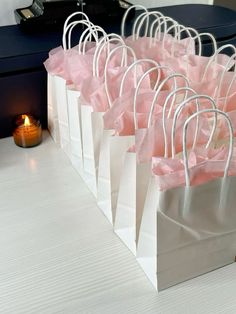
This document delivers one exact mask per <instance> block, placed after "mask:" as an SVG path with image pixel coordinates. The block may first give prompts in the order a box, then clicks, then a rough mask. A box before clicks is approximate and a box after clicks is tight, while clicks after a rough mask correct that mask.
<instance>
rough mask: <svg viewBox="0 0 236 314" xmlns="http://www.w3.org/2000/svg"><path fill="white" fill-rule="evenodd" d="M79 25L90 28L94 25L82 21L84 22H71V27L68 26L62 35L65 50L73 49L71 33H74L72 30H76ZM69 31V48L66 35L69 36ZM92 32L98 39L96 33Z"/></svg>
mask: <svg viewBox="0 0 236 314" xmlns="http://www.w3.org/2000/svg"><path fill="white" fill-rule="evenodd" d="M77 25H85V26H86V27H88V28H92V25H93V24H92V23H91V22H88V21H84V20H82V21H75V22H71V23H70V24H69V25H67V27H66V29H65V31H64V32H63V35H62V46H63V49H64V50H68V49H71V33H72V30H73V29H74V27H75V26H77ZM68 31H69V36H68V37H69V38H68V46H67V41H66V35H67V32H68ZM91 32H92V33H93V36H94V38H96V34H95V31H94V30H91Z"/></svg>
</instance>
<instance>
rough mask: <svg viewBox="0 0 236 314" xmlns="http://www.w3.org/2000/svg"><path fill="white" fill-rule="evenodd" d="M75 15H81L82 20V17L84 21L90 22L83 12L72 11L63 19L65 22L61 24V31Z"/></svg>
mask: <svg viewBox="0 0 236 314" xmlns="http://www.w3.org/2000/svg"><path fill="white" fill-rule="evenodd" d="M76 15H81V17H82V20H84V19H83V18H85V20H86V21H88V22H90V20H89V18H88V16H87V15H86V14H85V13H84V12H80V11H78V12H74V13H72V14H71V15H69V16H68V17H67V19H66V20H65V23H64V25H63V33H64V32H65V30H66V28H67V25H68V23H69V21H70V20H71V19H72V17H75V16H76ZM90 23H91V22H90Z"/></svg>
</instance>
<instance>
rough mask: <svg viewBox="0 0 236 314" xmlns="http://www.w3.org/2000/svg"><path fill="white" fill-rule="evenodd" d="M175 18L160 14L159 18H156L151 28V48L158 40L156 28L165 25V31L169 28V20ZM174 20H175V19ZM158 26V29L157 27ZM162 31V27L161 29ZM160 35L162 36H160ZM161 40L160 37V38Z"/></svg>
mask: <svg viewBox="0 0 236 314" xmlns="http://www.w3.org/2000/svg"><path fill="white" fill-rule="evenodd" d="M172 20H173V19H171V18H170V17H168V16H160V17H158V18H156V19H155V20H154V21H153V22H152V24H151V26H150V30H149V37H150V42H149V48H151V47H152V46H154V45H155V42H156V41H158V39H157V38H156V37H157V32H156V29H158V30H159V29H160V28H159V26H162V25H164V31H163V32H164V33H165V32H166V30H167V23H168V21H172ZM173 21H174V20H173ZM156 24H158V25H157V26H156ZM155 27H156V29H155ZM160 32H161V29H160ZM159 37H160V36H159ZM159 41H160V39H159Z"/></svg>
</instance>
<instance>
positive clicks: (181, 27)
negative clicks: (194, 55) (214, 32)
mask: <svg viewBox="0 0 236 314" xmlns="http://www.w3.org/2000/svg"><path fill="white" fill-rule="evenodd" d="M182 33H186V34H187V36H188V38H189V39H190V40H189V44H188V46H187V48H186V51H187V53H188V50H189V47H191V41H194V43H195V39H197V40H198V45H199V46H201V39H200V37H199V33H198V31H197V30H196V29H195V28H192V27H185V26H184V25H179V27H178V31H177V34H176V38H174V40H173V44H172V46H171V53H172V54H173V49H174V44H175V42H176V41H178V42H180V40H181V34H182ZM192 33H193V34H194V35H195V37H194V36H192Z"/></svg>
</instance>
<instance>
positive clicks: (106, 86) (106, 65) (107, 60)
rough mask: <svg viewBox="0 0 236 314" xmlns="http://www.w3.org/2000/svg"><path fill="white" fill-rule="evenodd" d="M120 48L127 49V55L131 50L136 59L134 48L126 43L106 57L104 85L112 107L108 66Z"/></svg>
mask: <svg viewBox="0 0 236 314" xmlns="http://www.w3.org/2000/svg"><path fill="white" fill-rule="evenodd" d="M120 49H122V50H124V49H126V54H127V55H128V51H129V52H131V55H132V57H133V59H134V61H136V55H135V52H134V50H133V49H132V48H131V47H129V46H126V45H121V46H118V47H115V48H114V49H113V50H112V51H111V52H110V53H109V55H108V57H107V59H106V63H105V67H104V85H105V91H106V95H107V99H108V104H109V106H110V108H111V107H112V101H111V97H110V93H109V90H108V84H107V68H108V64H109V61H110V59H111V57H112V56H113V55H114V54H115V53H116V52H117V51H118V50H120Z"/></svg>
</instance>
